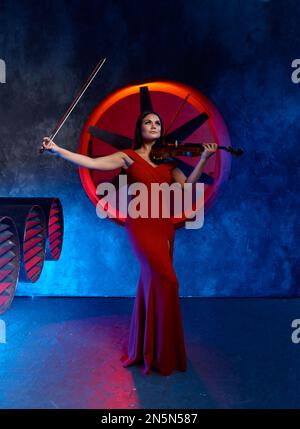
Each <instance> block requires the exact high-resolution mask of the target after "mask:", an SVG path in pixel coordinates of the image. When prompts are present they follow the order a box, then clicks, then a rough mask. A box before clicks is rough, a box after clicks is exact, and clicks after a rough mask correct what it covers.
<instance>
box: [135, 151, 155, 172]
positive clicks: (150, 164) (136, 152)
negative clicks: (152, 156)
mask: <svg viewBox="0 0 300 429" xmlns="http://www.w3.org/2000/svg"><path fill="white" fill-rule="evenodd" d="M132 150H133V152H134V153H136V154H137V155H138V156H139V157H140V158H141V159H142V160H143V161H145V162H146V163H147V164H148V165H150V167H152V168H157V167H159V166H160V165H161V164H159V165H155V166H154V165H152V164H150V162H148V161H146V160H145V158H143V157H142V155H140V154H139V153H138V152H137V151H136V150H134V149H132Z"/></svg>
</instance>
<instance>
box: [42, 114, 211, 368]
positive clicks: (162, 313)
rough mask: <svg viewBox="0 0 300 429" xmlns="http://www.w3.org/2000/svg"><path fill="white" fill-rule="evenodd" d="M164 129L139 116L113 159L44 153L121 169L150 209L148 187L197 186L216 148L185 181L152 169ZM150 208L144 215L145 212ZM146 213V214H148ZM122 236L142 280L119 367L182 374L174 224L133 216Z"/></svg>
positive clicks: (169, 169)
mask: <svg viewBox="0 0 300 429" xmlns="http://www.w3.org/2000/svg"><path fill="white" fill-rule="evenodd" d="M162 135H163V127H162V121H161V118H160V116H159V115H158V114H157V113H155V112H152V111H151V112H144V113H142V114H141V115H140V116H139V118H138V120H137V123H136V130H135V138H134V142H133V147H132V149H125V150H122V151H119V152H116V153H114V154H112V155H108V156H102V157H98V158H94V159H93V158H90V157H88V156H85V155H80V154H77V153H73V152H70V151H69V150H66V149H63V148H62V147H59V146H57V145H56V144H55V143H54V142H53V141H51V140H50V139H49V138H48V137H45V138H44V140H43V146H44V148H45V149H47V150H49V151H51V152H52V153H55V154H58V155H59V156H61V157H62V158H64V159H66V160H68V161H71V162H73V163H74V164H77V165H80V166H81V167H86V168H90V169H96V170H104V171H105V170H106V171H107V170H115V169H117V168H121V171H122V173H124V174H127V182H128V185H130V184H131V183H136V182H141V183H143V184H145V185H146V187H147V190H148V191H149V192H148V194H147V195H148V205H149V206H151V184H153V183H169V184H171V183H172V182H178V183H179V184H180V185H181V186H183V185H184V183H186V182H189V183H195V182H197V180H198V178H199V177H200V175H201V174H202V171H203V169H204V165H205V163H206V161H207V159H208V158H209V157H210V156H212V155H213V154H214V152H215V151H216V149H217V145H216V144H215V143H212V144H206V145H204V146H205V150H204V151H203V152H202V155H201V158H200V160H199V161H198V163H197V165H196V166H195V168H194V169H193V171H192V172H191V174H190V175H189V176H188V177H186V176H185V175H184V174H183V173H182V171H181V170H179V169H178V168H177V167H176V163H175V161H172V162H166V163H163V164H159V165H156V164H154V163H153V162H152V161H151V159H150V152H151V149H152V147H153V146H154V145H159V144H160V143H161V138H162ZM149 206H148V210H149ZM149 213H150V210H149ZM125 227H126V231H127V233H128V237H129V239H130V242H131V244H132V246H133V249H134V252H135V255H136V257H137V258H138V260H139V263H140V268H141V272H140V279H139V283H138V288H137V295H136V298H135V302H134V308H133V313H132V318H131V324H130V335H129V344H128V350H127V353H126V354H125V355H124V356H123V357H122V358H121V360H122V362H123V366H124V367H127V366H130V365H133V364H135V363H143V364H144V373H145V374H149V373H150V370H151V368H152V369H155V370H157V371H158V372H160V373H161V374H163V375H169V374H171V373H172V372H173V371H174V370H179V371H185V370H186V354H185V345H184V336H183V330H182V322H181V314H180V304H179V294H178V281H177V277H176V274H175V271H174V268H173V246H174V225H173V222H172V219H171V217H169V218H167V217H162V216H161V215H160V216H159V217H137V218H135V217H131V216H127V218H126V221H125Z"/></svg>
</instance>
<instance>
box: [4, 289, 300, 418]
mask: <svg viewBox="0 0 300 429" xmlns="http://www.w3.org/2000/svg"><path fill="white" fill-rule="evenodd" d="M132 307H133V299H128V298H44V297H39V298H25V297H24V298H23V297H15V299H14V301H13V304H12V307H11V308H10V310H9V311H8V312H7V313H6V314H5V315H2V316H0V319H2V320H3V321H4V322H5V324H6V343H0V408H12V409H15V408H72V409H74V408H102V409H112V408H125V409H137V408H143V409H151V408H160V409H166V408H171V409H173V408H198V409H201V408H300V407H299V405H300V383H299V376H300V365H299V362H300V343H299V344H294V343H293V342H292V341H291V333H292V331H293V329H292V328H291V322H292V320H293V319H297V318H300V301H299V299H265V298H259V299H252V298H251V299H249V298H248V299H237V298H217V299H216V298H211V299H209V298H185V299H182V300H181V308H182V317H183V323H184V331H185V341H186V349H187V355H188V370H187V372H185V373H178V372H177V373H174V374H172V375H170V376H167V377H164V376H161V375H159V374H158V373H152V374H150V375H148V376H145V375H143V374H142V372H141V368H140V367H138V366H133V367H130V368H126V369H125V368H123V367H122V365H121V363H120V356H121V355H122V352H123V350H124V348H125V347H126V343H127V338H128V333H129V324H130V315H131V311H132Z"/></svg>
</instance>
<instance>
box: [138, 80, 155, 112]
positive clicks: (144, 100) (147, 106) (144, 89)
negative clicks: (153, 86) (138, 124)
mask: <svg viewBox="0 0 300 429" xmlns="http://www.w3.org/2000/svg"><path fill="white" fill-rule="evenodd" d="M140 106H141V107H140V110H141V113H143V112H146V111H147V110H150V111H152V110H153V107H152V102H151V97H150V93H149V89H148V86H141V87H140Z"/></svg>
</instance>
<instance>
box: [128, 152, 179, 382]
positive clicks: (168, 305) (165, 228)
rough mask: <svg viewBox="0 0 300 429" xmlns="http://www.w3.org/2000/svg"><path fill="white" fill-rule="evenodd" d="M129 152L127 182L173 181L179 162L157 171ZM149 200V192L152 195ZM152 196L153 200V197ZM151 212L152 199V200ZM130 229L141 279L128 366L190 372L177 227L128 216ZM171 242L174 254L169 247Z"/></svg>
mask: <svg viewBox="0 0 300 429" xmlns="http://www.w3.org/2000/svg"><path fill="white" fill-rule="evenodd" d="M122 152H124V153H126V154H127V155H128V156H129V157H130V158H131V159H132V160H134V162H133V163H132V164H131V166H130V167H129V168H127V169H126V170H124V169H122V170H121V173H122V174H124V173H125V174H127V183H128V185H130V184H131V183H135V182H142V183H144V184H145V185H146V186H147V189H149V190H150V186H151V183H163V182H167V183H169V184H171V183H172V174H171V171H172V169H173V168H175V166H176V164H175V162H168V163H165V164H160V165H158V166H155V167H153V166H152V165H151V164H149V163H148V162H147V161H146V160H145V159H143V158H142V157H141V156H140V155H139V154H138V153H136V152H135V151H134V150H133V149H126V150H123V151H122ZM149 196H150V192H149ZM149 198H150V197H149ZM149 208H150V199H149ZM125 227H126V231H127V233H128V236H129V239H130V242H131V244H132V247H133V250H134V253H135V255H136V257H137V259H138V261H139V263H140V269H141V271H140V279H139V282H138V288H137V294H136V298H135V301H134V307H133V313H132V318H131V323H130V334H129V343H128V350H127V353H126V354H125V355H124V356H123V357H122V358H121V360H122V362H123V366H124V367H127V366H130V365H133V364H135V363H142V364H143V365H144V373H145V374H148V373H149V372H150V370H151V368H152V369H154V370H156V371H158V372H159V373H161V374H163V375H169V374H171V373H172V372H173V371H176V370H179V371H185V370H186V353H185V345H184V336H183V328H182V322H181V312H180V303H179V295H178V280H177V277H176V274H175V271H174V268H173V248H174V224H173V221H172V218H163V217H162V215H161V213H160V216H159V217H158V218H151V217H148V218H141V217H139V218H136V219H133V218H131V217H130V216H127V218H126V221H125ZM168 240H169V243H170V251H169V247H168Z"/></svg>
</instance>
